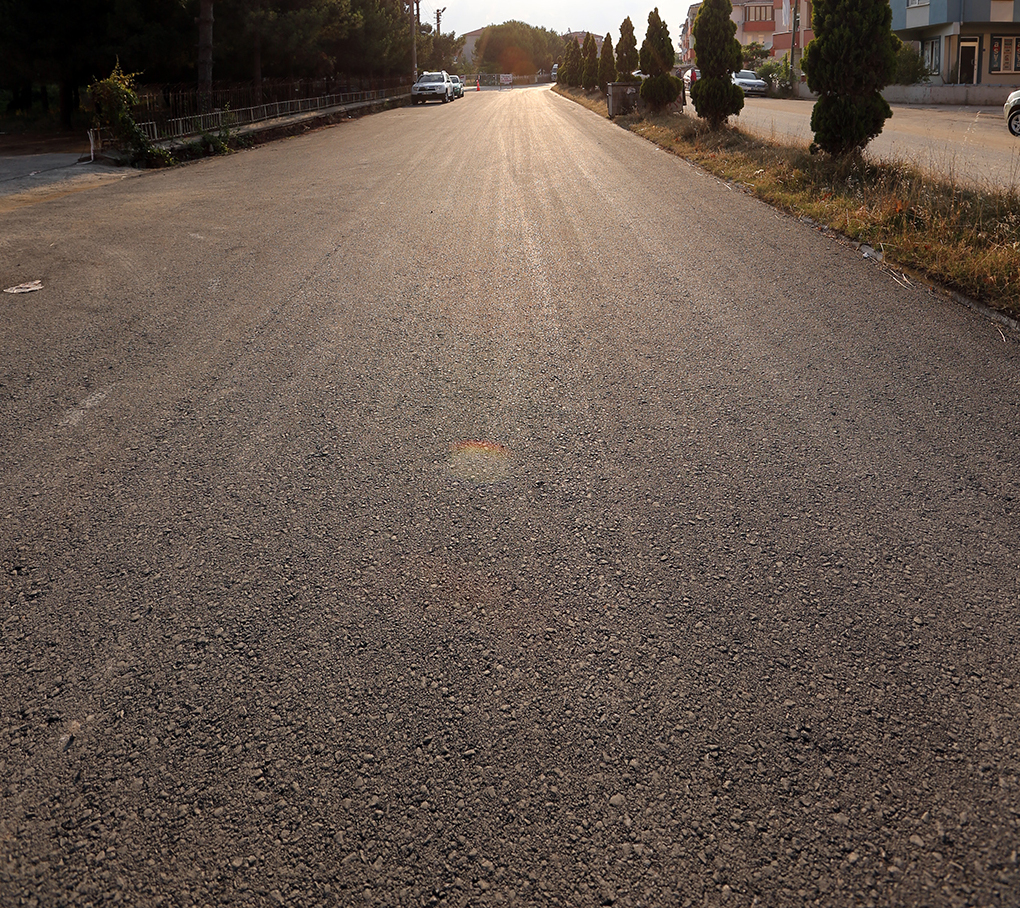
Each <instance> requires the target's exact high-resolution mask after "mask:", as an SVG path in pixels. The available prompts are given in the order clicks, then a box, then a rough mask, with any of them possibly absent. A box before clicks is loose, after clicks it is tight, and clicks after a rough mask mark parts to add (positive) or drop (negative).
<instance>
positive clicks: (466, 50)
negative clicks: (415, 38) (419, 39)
mask: <svg viewBox="0 0 1020 908" xmlns="http://www.w3.org/2000/svg"><path fill="white" fill-rule="evenodd" d="M484 31H485V29H484V28H476V29H475V30H474V31H473V32H467V33H465V34H463V35H461V37H462V38H463V39H464V46H463V47H462V48H461V51H460V56H459V57H458V58H457V59H458V60H460V61H461V62H462V63H466V64H467V65H468V66H470V65H471V64H472V63H474V61H475V46H476V45H477V44H478V39H479V38H481V37H482V32H484ZM408 44H410V41H408Z"/></svg>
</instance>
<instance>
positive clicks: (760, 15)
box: [744, 6, 775, 22]
mask: <svg viewBox="0 0 1020 908" xmlns="http://www.w3.org/2000/svg"><path fill="white" fill-rule="evenodd" d="M774 17H775V10H774V9H773V8H772V7H771V6H745V7H744V21H745V22H771V21H772V20H773V18H774Z"/></svg>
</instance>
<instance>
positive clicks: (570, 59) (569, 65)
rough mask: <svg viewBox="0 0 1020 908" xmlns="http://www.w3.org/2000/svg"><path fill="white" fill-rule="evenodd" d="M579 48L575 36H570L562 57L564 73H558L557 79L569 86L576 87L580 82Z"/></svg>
mask: <svg viewBox="0 0 1020 908" xmlns="http://www.w3.org/2000/svg"><path fill="white" fill-rule="evenodd" d="M581 62H582V61H581V48H580V47H579V46H578V44H577V38H571V39H570V40H569V41H568V42H567V52H566V54H565V55H564V57H563V67H562V69H564V70H566V75H565V76H564V75H563V73H562V72H561V73H559V76H560V78H559V81H561V82H566V84H567V85H569V86H570V87H571V88H577V86H578V85H580V84H581Z"/></svg>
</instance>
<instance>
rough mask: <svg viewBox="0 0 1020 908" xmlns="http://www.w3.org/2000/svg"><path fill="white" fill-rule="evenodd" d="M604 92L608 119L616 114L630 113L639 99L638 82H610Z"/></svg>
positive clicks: (639, 87) (639, 89)
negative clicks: (605, 92)
mask: <svg viewBox="0 0 1020 908" xmlns="http://www.w3.org/2000/svg"><path fill="white" fill-rule="evenodd" d="M608 88H609V91H608V93H607V94H606V106H607V107H608V108H609V119H610V120H611V119H613V117H615V116H616V115H617V114H619V115H620V116H622V115H623V114H629V113H631V112H632V111H633V110H634V109H635V108H636V107H637V106H638V104H639V103H640V101H641V94H640V92H641V83H640V82H610V83H609V85H608Z"/></svg>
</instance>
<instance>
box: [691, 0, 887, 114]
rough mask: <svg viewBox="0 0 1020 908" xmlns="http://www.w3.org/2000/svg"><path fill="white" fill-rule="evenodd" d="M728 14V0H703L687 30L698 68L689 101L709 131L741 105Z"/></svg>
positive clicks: (735, 47) (738, 58)
mask: <svg viewBox="0 0 1020 908" xmlns="http://www.w3.org/2000/svg"><path fill="white" fill-rule="evenodd" d="M881 2H888V0H881ZM732 13H733V6H732V5H731V3H730V0H705V2H704V3H702V5H701V9H700V10H698V15H697V16H696V17H695V19H694V26H693V28H692V29H691V30H692V32H693V33H694V56H695V59H696V60H697V61H698V69H699V70H700V71H701V75H700V76H699V77H698V81H697V82H695V83H694V84H693V85H692V86H691V100H692V101H693V102H694V109H695V110H696V111H697V112H698V116H699V117H702V118H703V119H705V120H707V121H708V125H709V128H710V129H713V130H715V129H719V127H720V126H722V124H723V123H725V122H726V118H727V117H729V116H731V115H732V114H738V113H740V111H741V110H742V109H743V107H744V92H743V90H742V89H741V88H740V86H739V85H734V84H733V78H732V75H733V73H735V72H736V71H737V70H738V69H740V64H741V63H742V62H743V57H742V54H741V50H740V42H739V41H738V40H737V39H736V38H735V37H734V36H735V35H736V33H737V24H736V22H734V21H733V20H732V19H731V18H730V16H731V14H732Z"/></svg>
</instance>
